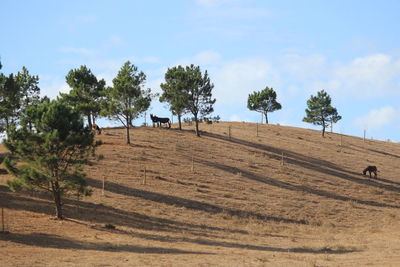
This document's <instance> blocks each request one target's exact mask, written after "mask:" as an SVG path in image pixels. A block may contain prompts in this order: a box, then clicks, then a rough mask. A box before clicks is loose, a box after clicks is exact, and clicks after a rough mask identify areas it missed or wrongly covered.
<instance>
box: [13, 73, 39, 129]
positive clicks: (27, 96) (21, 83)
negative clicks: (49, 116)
mask: <svg viewBox="0 0 400 267" xmlns="http://www.w3.org/2000/svg"><path fill="white" fill-rule="evenodd" d="M15 81H16V83H17V85H18V87H19V90H20V96H21V99H20V101H21V103H20V112H19V115H20V114H22V113H25V112H26V109H28V108H29V107H31V106H32V107H33V108H37V106H38V105H39V103H40V88H39V76H32V75H30V74H29V71H28V69H27V68H26V67H22V71H21V72H18V73H17V75H16V76H15ZM28 124H29V129H30V130H32V122H28Z"/></svg>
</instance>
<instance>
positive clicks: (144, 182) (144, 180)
mask: <svg viewBox="0 0 400 267" xmlns="http://www.w3.org/2000/svg"><path fill="white" fill-rule="evenodd" d="M146 178H147V177H146V167H144V178H143V185H146Z"/></svg>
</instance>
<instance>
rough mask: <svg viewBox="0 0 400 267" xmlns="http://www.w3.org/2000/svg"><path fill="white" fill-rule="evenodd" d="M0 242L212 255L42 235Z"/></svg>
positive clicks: (0, 236)
mask: <svg viewBox="0 0 400 267" xmlns="http://www.w3.org/2000/svg"><path fill="white" fill-rule="evenodd" d="M0 240H3V241H9V242H13V243H18V244H23V245H28V246H36V247H42V248H59V249H78V250H94V251H108V252H130V253H152V254H212V253H205V252H197V251H189V250H181V249H174V248H162V247H144V246H132V245H113V244H111V243H109V242H107V243H93V242H85V241H79V240H74V239H67V238H65V237H61V236H57V235H50V234H43V233H30V234H17V233H8V234H0Z"/></svg>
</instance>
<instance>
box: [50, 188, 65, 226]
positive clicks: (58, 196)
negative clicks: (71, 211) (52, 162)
mask: <svg viewBox="0 0 400 267" xmlns="http://www.w3.org/2000/svg"><path fill="white" fill-rule="evenodd" d="M53 188H54V187H53ZM55 190H56V191H53V198H54V203H55V204H56V217H57V219H63V218H64V217H63V214H62V207H61V206H62V204H61V194H60V192H59V191H57V189H55Z"/></svg>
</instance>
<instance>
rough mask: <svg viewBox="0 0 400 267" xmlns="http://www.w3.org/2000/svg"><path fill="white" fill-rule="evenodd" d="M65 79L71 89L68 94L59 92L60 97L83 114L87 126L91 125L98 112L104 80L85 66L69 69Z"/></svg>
mask: <svg viewBox="0 0 400 267" xmlns="http://www.w3.org/2000/svg"><path fill="white" fill-rule="evenodd" d="M66 80H67V83H68V85H69V86H70V87H71V88H72V90H71V91H70V92H69V93H68V94H61V97H62V98H63V100H65V101H66V102H67V103H68V104H70V105H71V106H73V107H74V108H75V109H77V110H78V111H79V112H80V113H81V114H82V115H84V116H85V117H86V118H87V121H88V124H89V126H92V123H95V120H96V118H97V116H98V115H99V113H100V102H101V99H102V96H103V91H104V88H105V84H106V83H105V81H104V80H103V79H101V80H98V79H97V78H96V76H95V75H94V74H93V73H92V71H91V70H90V69H89V68H87V67H86V66H81V67H80V68H79V69H73V70H70V71H69V73H68V75H67V76H66Z"/></svg>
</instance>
